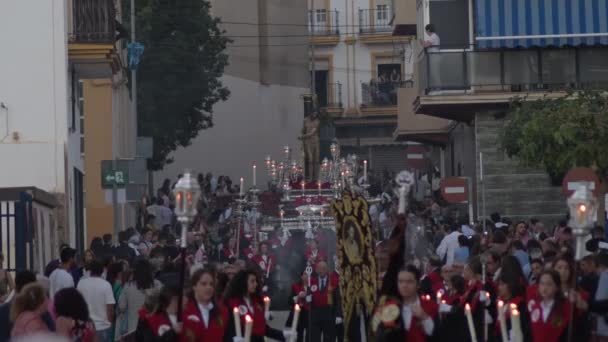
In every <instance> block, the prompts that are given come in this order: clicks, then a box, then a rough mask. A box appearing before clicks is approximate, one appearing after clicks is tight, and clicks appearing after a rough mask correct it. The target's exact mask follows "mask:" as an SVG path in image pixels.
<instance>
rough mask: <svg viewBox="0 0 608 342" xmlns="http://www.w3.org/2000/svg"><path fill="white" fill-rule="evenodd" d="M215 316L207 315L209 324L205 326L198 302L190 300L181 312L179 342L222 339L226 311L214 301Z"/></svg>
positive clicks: (226, 319) (224, 329)
mask: <svg viewBox="0 0 608 342" xmlns="http://www.w3.org/2000/svg"><path fill="white" fill-rule="evenodd" d="M214 305H216V308H217V311H216V312H217V315H216V317H209V326H205V322H204V321H203V315H202V314H201V312H200V310H199V308H198V304H197V303H196V302H195V301H193V300H190V301H188V304H186V308H185V309H184V312H183V316H182V318H183V325H184V326H183V332H182V335H181V339H180V341H181V342H194V341H222V340H223V339H224V332H225V331H226V327H227V326H228V319H229V318H228V311H227V309H226V308H225V307H223V306H221V305H218V304H217V303H215V304H214Z"/></svg>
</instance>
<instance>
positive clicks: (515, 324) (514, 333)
mask: <svg viewBox="0 0 608 342" xmlns="http://www.w3.org/2000/svg"><path fill="white" fill-rule="evenodd" d="M522 341H523V336H522V333H521V322H520V320H519V311H517V310H511V342H522Z"/></svg>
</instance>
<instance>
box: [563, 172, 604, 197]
mask: <svg viewBox="0 0 608 342" xmlns="http://www.w3.org/2000/svg"><path fill="white" fill-rule="evenodd" d="M580 186H586V187H587V188H588V189H589V190H591V191H592V192H593V194H594V195H595V196H598V195H599V191H600V179H599V178H598V177H597V175H596V174H595V172H593V170H592V169H590V168H588V167H577V168H574V169H572V170H570V171H568V173H567V174H566V176H565V177H564V181H563V183H562V191H563V192H564V195H565V196H566V197H570V196H572V194H573V193H574V192H575V191H576V190H577V189H578V188H579V187H580Z"/></svg>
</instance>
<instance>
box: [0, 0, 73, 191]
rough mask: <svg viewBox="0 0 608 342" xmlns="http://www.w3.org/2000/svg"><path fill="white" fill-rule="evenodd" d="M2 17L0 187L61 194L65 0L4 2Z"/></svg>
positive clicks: (65, 111) (1, 3)
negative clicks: (4, 106) (3, 104)
mask: <svg viewBox="0 0 608 342" xmlns="http://www.w3.org/2000/svg"><path fill="white" fill-rule="evenodd" d="M0 13H2V20H0V49H1V50H2V54H1V56H2V57H1V63H0V101H1V102H4V103H5V104H6V106H7V107H8V110H5V109H0V122H1V124H0V156H1V157H2V162H1V165H2V166H1V170H2V172H1V174H2V177H0V188H1V187H14V186H36V187H38V188H41V189H43V190H46V191H49V192H60V193H64V192H65V179H64V178H65V173H64V172H65V166H64V165H65V158H66V157H65V148H66V147H65V146H66V142H67V134H68V133H67V125H66V122H67V115H68V107H67V102H68V101H67V98H68V95H67V47H66V30H65V2H64V1H61V0H59V1H23V0H3V1H0ZM7 121H8V125H7ZM13 134H18V136H19V139H18V140H14V139H13Z"/></svg>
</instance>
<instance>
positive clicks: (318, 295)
mask: <svg viewBox="0 0 608 342" xmlns="http://www.w3.org/2000/svg"><path fill="white" fill-rule="evenodd" d="M326 278H327V281H326V284H325V288H324V289H323V290H321V288H320V286H319V284H320V279H319V276H315V277H312V278H311V279H310V292H311V294H312V307H313V308H321V307H324V306H327V305H330V303H329V290H330V288H331V289H333V290H335V289H337V288H338V277H337V276H335V275H334V276H332V275H331V274H328V275H326Z"/></svg>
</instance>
